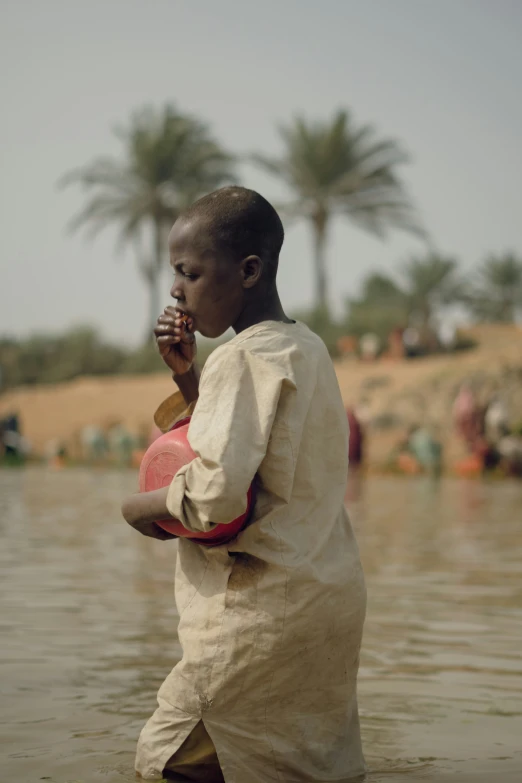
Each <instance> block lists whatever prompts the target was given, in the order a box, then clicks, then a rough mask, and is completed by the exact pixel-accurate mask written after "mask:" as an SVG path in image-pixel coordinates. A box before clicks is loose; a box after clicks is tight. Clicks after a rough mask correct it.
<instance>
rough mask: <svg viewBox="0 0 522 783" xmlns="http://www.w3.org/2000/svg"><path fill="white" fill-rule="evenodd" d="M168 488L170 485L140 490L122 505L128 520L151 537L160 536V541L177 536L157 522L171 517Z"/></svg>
mask: <svg viewBox="0 0 522 783" xmlns="http://www.w3.org/2000/svg"><path fill="white" fill-rule="evenodd" d="M168 490H169V488H168V487H163V488H162V489H155V490H153V491H152V492H139V493H138V494H136V495H130V496H129V497H128V498H126V499H125V500H124V501H123V503H122V506H121V513H122V514H123V516H124V518H125V520H126V522H128V523H129V525H130V526H131V527H133V528H134V529H135V530H137V531H138V532H139V533H142V534H143V535H144V536H148V537H149V538H158V539H159V540H160V541H167V540H168V539H171V538H177V536H173V535H172V534H171V533H167V531H166V530H163V528H161V527H160V526H159V525H157V524H156V520H157V519H168V518H169V517H170V513H169V510H168V508H167V494H168Z"/></svg>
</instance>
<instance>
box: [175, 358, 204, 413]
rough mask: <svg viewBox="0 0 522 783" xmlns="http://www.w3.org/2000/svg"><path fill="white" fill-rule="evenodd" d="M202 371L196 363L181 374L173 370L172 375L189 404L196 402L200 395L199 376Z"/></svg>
mask: <svg viewBox="0 0 522 783" xmlns="http://www.w3.org/2000/svg"><path fill="white" fill-rule="evenodd" d="M200 374H201V373H200V371H199V368H198V366H197V365H196V363H195V362H194V364H193V365H192V366H191V368H190V369H189V370H188V371H187V372H184V373H182V374H181V375H179V374H178V373H175V372H173V373H172V377H173V379H174V382H175V383H176V385H177V387H178V389H179V390H180V392H181V393H182V395H183V399H184V400H185V402H186V403H187V405H190V404H191V403H192V402H195V401H196V400H197V399H198V397H199V376H200Z"/></svg>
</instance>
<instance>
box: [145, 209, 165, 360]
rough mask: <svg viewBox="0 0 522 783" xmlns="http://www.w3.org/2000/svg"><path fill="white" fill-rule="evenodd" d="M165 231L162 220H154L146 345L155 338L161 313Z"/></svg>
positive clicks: (147, 270) (148, 280)
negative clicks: (156, 326) (155, 328)
mask: <svg viewBox="0 0 522 783" xmlns="http://www.w3.org/2000/svg"><path fill="white" fill-rule="evenodd" d="M162 238H163V231H162V225H161V221H160V220H155V221H154V257H153V259H152V261H151V263H150V265H149V266H148V267H147V268H146V270H145V279H146V280H147V285H148V288H149V316H148V320H147V331H146V335H145V345H150V342H151V340H154V334H153V329H154V327H155V325H156V321H157V320H158V316H159V315H160V307H161V305H160V302H161V267H162V253H163V243H162Z"/></svg>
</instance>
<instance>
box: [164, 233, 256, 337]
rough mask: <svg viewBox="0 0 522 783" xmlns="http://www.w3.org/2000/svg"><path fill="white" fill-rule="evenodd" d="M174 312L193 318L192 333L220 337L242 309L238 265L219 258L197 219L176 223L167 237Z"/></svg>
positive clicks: (242, 273)
mask: <svg viewBox="0 0 522 783" xmlns="http://www.w3.org/2000/svg"><path fill="white" fill-rule="evenodd" d="M169 252H170V264H171V266H172V269H173V270H174V275H175V277H174V284H173V286H172V288H171V290H170V294H171V296H172V297H173V298H174V299H177V309H178V310H180V311H181V312H183V313H186V314H187V315H189V316H190V317H191V318H192V321H193V324H194V326H193V328H194V331H196V330H197V331H198V332H199V333H200V334H202V335H203V336H204V337H220V336H221V335H222V334H223V333H224V332H226V331H227V329H229V328H230V327H231V326H232V325H233V324H234V323H236V321H237V319H238V318H239V316H240V314H241V311H242V309H243V305H244V291H245V287H244V272H243V268H242V264H241V263H235V262H234V261H232V260H230V259H228V258H226V257H223V256H222V255H220V254H219V253H218V252H217V251H216V250H215V249H214V248H213V247H212V246H211V242H210V240H209V239H208V236H207V232H206V231H205V227H204V226H203V225H202V224H201V223H200V221H198V220H197V219H194V220H191V221H188V222H187V221H184V220H178V221H176V223H175V224H174V226H173V227H172V230H171V232H170V235H169Z"/></svg>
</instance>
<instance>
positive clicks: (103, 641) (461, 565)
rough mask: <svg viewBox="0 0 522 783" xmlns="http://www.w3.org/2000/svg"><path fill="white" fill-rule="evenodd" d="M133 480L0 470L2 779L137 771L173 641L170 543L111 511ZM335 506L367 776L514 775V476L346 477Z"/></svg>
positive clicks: (519, 640)
mask: <svg viewBox="0 0 522 783" xmlns="http://www.w3.org/2000/svg"><path fill="white" fill-rule="evenodd" d="M135 484H136V476H135V474H134V473H131V472H128V473H125V472H124V473H117V472H102V471H100V472H98V471H88V470H68V471H63V472H52V471H49V470H44V469H38V468H30V469H28V470H20V471H16V470H13V471H7V470H4V471H0V530H1V533H2V539H3V542H2V546H1V547H0V577H1V579H2V593H1V602H2V608H1V618H0V622H1V632H2V636H1V639H2V643H1V647H0V664H1V668H0V672H1V673H0V677H1V686H2V697H1V705H0V712H1V714H0V721H1V727H0V735H1V737H2V762H1V765H0V781H1V783H33V782H34V781H39V780H48V781H51V783H71V782H72V781H74V783H76V782H77V781H79V782H81V783H101V782H102V781H103V783H130V782H131V781H134V780H135V778H134V773H133V757H134V749H135V743H136V738H137V735H138V733H139V731H140V729H141V726H142V725H143V723H144V721H145V720H146V718H147V717H148V716H149V714H150V713H151V712H152V711H153V709H154V706H155V694H156V691H157V688H158V687H159V685H160V683H161V682H162V680H163V678H164V677H165V675H166V674H167V673H168V671H169V670H170V668H171V667H172V666H173V665H174V663H175V662H176V661H177V660H178V658H179V655H180V650H179V645H178V642H177V639H176V621H177V620H176V611H175V607H174V602H173V589H172V575H173V567H174V553H175V544H172V543H171V542H169V543H163V542H156V541H152V540H150V539H145V538H143V537H141V536H139V535H138V534H137V533H134V531H132V530H131V529H130V528H128V527H127V525H126V524H125V523H124V522H123V521H122V520H121V519H120V517H119V512H118V508H119V501H120V499H121V497H123V496H124V495H125V494H126V493H128V492H131V491H134V489H135ZM348 506H349V508H350V511H351V515H352V519H353V522H354V526H355V528H356V531H357V535H358V540H359V544H360V548H361V555H362V559H363V562H364V566H365V570H366V576H367V582H368V591H369V607H368V618H367V623H366V634H365V640H364V650H363V655H362V662H361V673H360V688H359V691H360V696H359V701H360V711H361V721H362V728H363V739H364V744H365V752H366V756H367V761H368V764H369V768H370V774H369V781H371V783H374V782H375V783H377V782H379V783H381V782H383V783H384V782H387V783H388V782H389V783H395V781H402V780H404V781H408V780H409V781H412V783H413V782H414V781H417V780H418V781H440V782H441V783H449V781H462V783H466V782H467V781H469V783H475V781H492V780H495V781H496V780H499V781H506V782H507V781H509V782H511V781H513V782H515V781H517V782H519V781H521V780H522V659H521V648H522V558H521V556H520V553H521V551H522V484H520V483H519V484H515V483H507V482H502V483H500V482H498V483H490V484H482V483H478V482H466V481H456V480H450V479H445V480H443V481H441V482H440V483H438V484H434V483H432V482H431V481H429V480H424V479H422V478H413V479H403V478H377V477H372V478H370V479H368V480H367V481H365V482H358V481H357V480H356V479H354V480H353V481H352V482H351V485H350V488H349V494H348ZM244 783H248V781H245V782H244Z"/></svg>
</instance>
